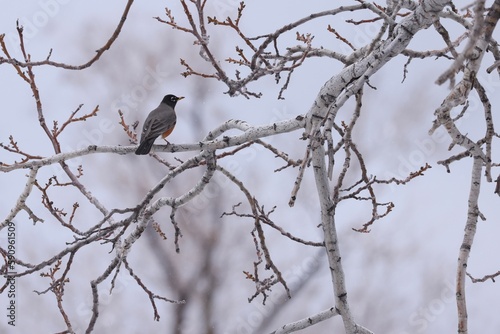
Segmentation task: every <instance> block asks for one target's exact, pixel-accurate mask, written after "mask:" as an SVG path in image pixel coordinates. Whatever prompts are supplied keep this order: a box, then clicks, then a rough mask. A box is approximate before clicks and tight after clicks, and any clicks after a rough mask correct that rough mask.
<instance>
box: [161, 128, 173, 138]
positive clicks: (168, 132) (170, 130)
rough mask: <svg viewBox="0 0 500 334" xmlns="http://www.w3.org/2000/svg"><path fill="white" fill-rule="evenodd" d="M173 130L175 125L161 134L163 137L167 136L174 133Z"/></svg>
mask: <svg viewBox="0 0 500 334" xmlns="http://www.w3.org/2000/svg"><path fill="white" fill-rule="evenodd" d="M172 131H174V127H171V128H170V129H168V130H167V131H165V132H163V134H162V135H161V137H162V138H167V137H168V136H169V135H170V134H171V133H172Z"/></svg>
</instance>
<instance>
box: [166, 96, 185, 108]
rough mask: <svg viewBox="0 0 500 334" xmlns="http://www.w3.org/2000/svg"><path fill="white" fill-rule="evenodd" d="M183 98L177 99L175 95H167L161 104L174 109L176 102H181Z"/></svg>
mask: <svg viewBox="0 0 500 334" xmlns="http://www.w3.org/2000/svg"><path fill="white" fill-rule="evenodd" d="M183 98H184V96H180V97H177V96H175V95H172V94H168V95H165V97H164V98H163V100H161V103H165V104H166V105H168V106H171V107H172V108H173V107H175V104H176V103H177V101H179V100H182V99H183Z"/></svg>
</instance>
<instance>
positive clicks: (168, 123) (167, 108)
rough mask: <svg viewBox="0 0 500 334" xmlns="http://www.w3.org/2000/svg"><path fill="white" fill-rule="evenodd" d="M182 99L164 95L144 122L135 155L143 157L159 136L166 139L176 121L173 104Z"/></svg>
mask: <svg viewBox="0 0 500 334" xmlns="http://www.w3.org/2000/svg"><path fill="white" fill-rule="evenodd" d="M183 98H184V97H183V96H181V97H177V96H175V95H171V94H169V95H165V97H164V98H163V100H161V103H160V105H159V106H158V107H156V109H154V110H153V111H151V112H150V113H149V115H148V117H147V118H146V120H145V121H144V125H143V127H142V134H141V142H140V145H139V147H138V148H137V150H136V151H135V154H137V155H144V154H148V153H149V151H151V147H153V143H154V142H155V140H156V138H158V137H159V136H160V135H161V137H162V138H166V137H167V136H168V135H169V134H171V133H172V131H173V130H174V127H175V122H176V121H177V116H176V115H175V110H174V108H175V104H176V103H177V101H179V100H182V99H183Z"/></svg>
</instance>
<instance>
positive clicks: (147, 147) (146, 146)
mask: <svg viewBox="0 0 500 334" xmlns="http://www.w3.org/2000/svg"><path fill="white" fill-rule="evenodd" d="M155 139H156V138H153V139H149V140H145V141H143V142H142V143H141V144H140V145H139V147H138V148H137V150H135V154H137V155H145V154H148V153H149V151H151V147H153V143H154V142H155Z"/></svg>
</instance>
